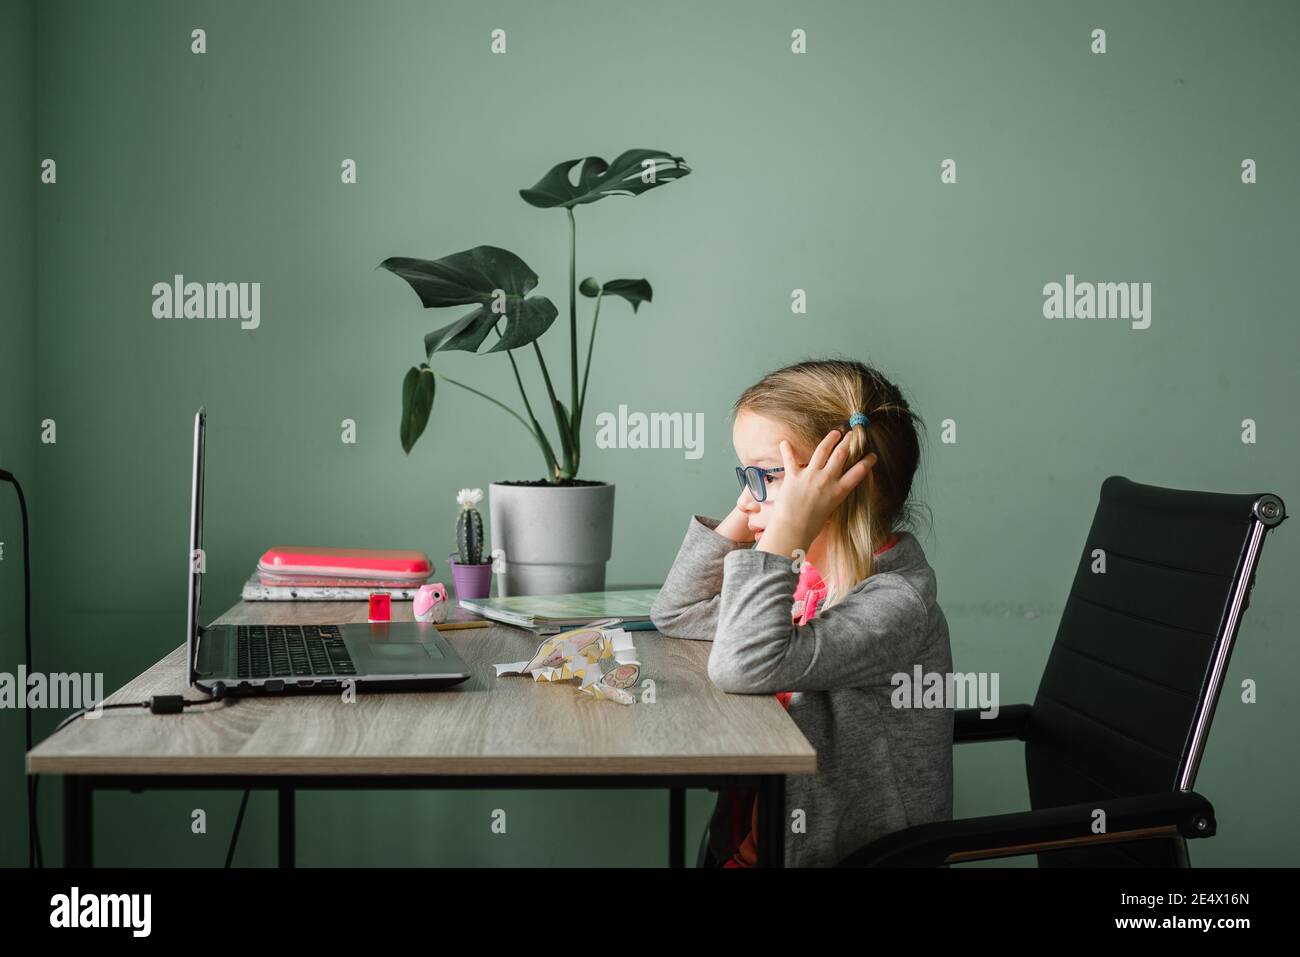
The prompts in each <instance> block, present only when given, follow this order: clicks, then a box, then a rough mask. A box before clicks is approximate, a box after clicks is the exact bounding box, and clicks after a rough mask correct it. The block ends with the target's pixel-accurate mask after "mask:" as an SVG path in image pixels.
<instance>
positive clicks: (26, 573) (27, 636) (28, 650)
mask: <svg viewBox="0 0 1300 957" xmlns="http://www.w3.org/2000/svg"><path fill="white" fill-rule="evenodd" d="M0 480H3V481H6V482H8V483H10V484H11V485H12V486H13V487H14V491H15V492H17V493H18V509H19V511H20V512H21V513H22V516H23V658H24V659H25V660H24V662H23V668H24V669H25V670H26V672H27V676H28V680H29V681H30V680H31V666H32V573H31V555H30V554H29V552H28V535H27V498H26V496H24V495H23V487H22V486H21V485H19V484H18V479H16V478H15V477H14V473H13V472H7V471H5V470H4V469H0ZM22 695H23V699H24V702H25V701H26V698H27V688H25V687H24V688H23V689H22ZM23 724H24V726H25V730H26V742H27V752H30V751H31V750H32V709H31V708H23ZM27 752H24V754H26V753H27ZM38 843H39V842H38V839H37V837H36V789H35V787H34V785H33V782H32V781H31V780H30V778H29V779H28V781H27V866H28V867H32V868H35V867H36V856H37V844H38Z"/></svg>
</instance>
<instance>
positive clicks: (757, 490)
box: [736, 465, 785, 502]
mask: <svg viewBox="0 0 1300 957" xmlns="http://www.w3.org/2000/svg"><path fill="white" fill-rule="evenodd" d="M784 471H785V469H784V468H775V469H765V468H762V467H760V466H757V465H745V466H741V465H737V466H736V478H738V479H740V487H741V488H747V489H749V494H750V495H752V496H753V497H754V501H755V502H763V501H766V500H767V477H768V476H769V475H780V474H781V473H782V472H784Z"/></svg>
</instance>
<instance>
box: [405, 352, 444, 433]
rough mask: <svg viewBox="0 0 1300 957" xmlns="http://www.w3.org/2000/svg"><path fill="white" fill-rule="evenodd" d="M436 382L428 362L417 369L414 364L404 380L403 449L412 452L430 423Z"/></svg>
mask: <svg viewBox="0 0 1300 957" xmlns="http://www.w3.org/2000/svg"><path fill="white" fill-rule="evenodd" d="M435 385H436V383H435V382H434V379H433V370H432V369H430V368H429V366H428V365H427V364H426V363H420V367H419V368H418V369H417V368H416V367H414V366H412V367H411V368H410V369H409V370H408V371H407V373H406V378H405V379H403V380H402V435H401V438H402V451H403V452H405V453H406V454H407V455H410V454H411V448H412V447H413V446H414V445H415V440H416V439H418V438H419V437H420V435H421V434H422V433H423V432H424V427H425V426H426V425H428V424H429V413H430V412H431V411H433V394H434V390H435Z"/></svg>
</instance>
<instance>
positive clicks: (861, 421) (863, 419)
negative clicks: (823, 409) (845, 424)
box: [849, 412, 871, 429]
mask: <svg viewBox="0 0 1300 957" xmlns="http://www.w3.org/2000/svg"><path fill="white" fill-rule="evenodd" d="M870 422H871V420H870V419H868V418H867V413H865V412H854V413H853V414H852V415H851V416H849V428H850V429H851V428H853V427H854V426H855V425H867V424H869V423H870Z"/></svg>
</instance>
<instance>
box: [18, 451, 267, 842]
mask: <svg viewBox="0 0 1300 957" xmlns="http://www.w3.org/2000/svg"><path fill="white" fill-rule="evenodd" d="M0 481H4V482H8V483H9V484H11V485H12V486H13V487H14V491H16V492H17V493H18V508H19V510H20V511H21V512H22V518H23V659H24V661H23V668H24V671H25V672H26V673H27V674H28V675H30V674H31V665H32V575H31V556H30V552H29V545H28V539H29V536H28V528H27V499H26V497H25V496H24V495H23V487H22V486H21V485H20V484H19V483H18V479H17V478H15V477H14V474H13V473H12V472H9V471H6V470H5V469H0ZM200 688H201V690H203V691H206V692H207V693H208V694H209V695H210V697H207V698H199V699H190V698H185V697H183V696H182V695H178V694H156V695H153V696H152V697H150V698H148V699H147V700H145V701H124V702H117V703H114V704H100V705H98V706H96V707H93V708H82V709H80V710H78V711H74V712H73V713H72V714H70V715H68V716H67V717H66V718H64V719H63V720H62V721H60V722H59V723H58V725H57V726H56V727H55V729H54V730H53V731H51V732H50V737H53V736H54V735H56V734H58V733H59V732H60V731H62V730H63V729H64V728H66V727H67V726H68V725H70V724H71V723H72V722H73V721H76V720H77V719H78V718H81V717H84V716H85V715H86V714H88V713H89V712H91V711H96V710H104V711H108V710H110V709H114V708H148V709H149V712H150V714H180V713H181V712H182V711H184V710H185V709H186V708H192V707H195V706H196V705H204V704H215V703H216V702H219V701H223V700H225V698H226V696H227V691H228V689H227V688H226V685H225V683H224V682H221V681H218V682H216V683H215V684H213V685H212V687H211V688H206V687H202V686H200ZM21 693H22V694H23V695H24V696H26V694H27V689H26V688H23V689H22V690H21ZM23 713H24V718H25V719H26V720H25V725H26V727H25V731H26V738H25V741H26V744H27V753H30V752H31V750H32V709H31V708H24V709H23ZM39 784H40V775H37V774H30V775H28V776H27V864H28V866H29V867H31V868H38V867H44V866H45V859H44V855H43V854H42V853H41V833H40V827H39V821H38V820H37V815H36V797H37V788H38V786H39ZM247 803H248V792H247V791H245V792H244V804H243V805H241V806H240V809H239V820H238V821H237V822H236V823H235V833H234V835H233V836H232V837H231V841H230V850H229V852H228V854H227V857H226V866H227V867H229V866H230V858H231V857H233V856H234V853H235V841H236V840H238V838H239V827H240V824H242V822H243V817H244V805H246V804H247Z"/></svg>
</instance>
